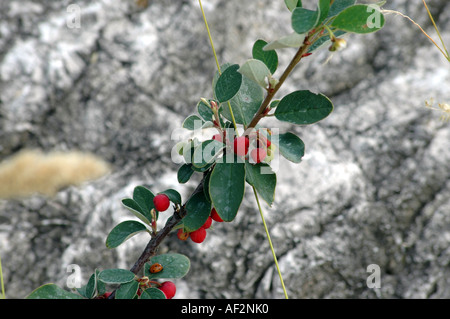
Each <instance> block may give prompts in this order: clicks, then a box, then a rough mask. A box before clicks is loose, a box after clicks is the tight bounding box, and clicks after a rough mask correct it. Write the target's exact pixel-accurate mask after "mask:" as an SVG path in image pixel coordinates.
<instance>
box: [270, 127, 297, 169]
mask: <svg viewBox="0 0 450 319" xmlns="http://www.w3.org/2000/svg"><path fill="white" fill-rule="evenodd" d="M276 140H278V148H279V149H280V153H281V155H283V156H284V157H285V158H286V159H287V160H289V161H291V162H294V163H300V162H301V161H302V157H303V156H304V155H305V143H303V141H302V140H301V139H300V138H299V137H298V136H297V135H295V134H293V133H290V132H287V133H284V134H280V135H279V136H278V137H273V138H272V141H276Z"/></svg>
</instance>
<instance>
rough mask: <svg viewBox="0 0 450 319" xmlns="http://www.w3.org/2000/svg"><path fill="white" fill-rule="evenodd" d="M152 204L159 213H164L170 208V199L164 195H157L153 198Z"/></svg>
mask: <svg viewBox="0 0 450 319" xmlns="http://www.w3.org/2000/svg"><path fill="white" fill-rule="evenodd" d="M153 204H154V205H155V208H156V210H157V211H159V212H163V211H166V210H167V209H168V208H169V206H170V199H169V197H168V196H167V195H166V194H158V195H156V196H155V197H154V198H153Z"/></svg>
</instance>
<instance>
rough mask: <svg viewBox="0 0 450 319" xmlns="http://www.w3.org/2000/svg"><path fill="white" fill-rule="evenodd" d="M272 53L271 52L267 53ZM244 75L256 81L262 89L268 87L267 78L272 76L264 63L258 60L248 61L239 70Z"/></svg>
mask: <svg viewBox="0 0 450 319" xmlns="http://www.w3.org/2000/svg"><path fill="white" fill-rule="evenodd" d="M267 52H271V51H267ZM238 71H239V72H240V73H242V75H244V76H245V77H247V78H248V79H250V80H252V81H254V82H255V83H257V84H258V85H259V86H261V87H262V88H265V87H267V81H266V78H268V77H270V76H271V73H270V70H269V68H268V67H267V65H265V64H264V62H262V61H260V60H257V59H249V60H247V61H246V62H245V63H244V64H243V65H242V66H241V67H240V68H239V70H238Z"/></svg>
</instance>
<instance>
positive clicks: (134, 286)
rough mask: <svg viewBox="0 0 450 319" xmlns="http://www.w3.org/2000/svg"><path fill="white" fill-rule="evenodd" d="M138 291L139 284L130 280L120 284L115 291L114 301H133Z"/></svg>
mask: <svg viewBox="0 0 450 319" xmlns="http://www.w3.org/2000/svg"><path fill="white" fill-rule="evenodd" d="M138 289H139V282H137V281H136V280H132V281H130V282H127V283H124V284H121V285H120V287H119V288H118V289H117V291H116V295H115V299H133V298H134V296H136V293H137V291H138Z"/></svg>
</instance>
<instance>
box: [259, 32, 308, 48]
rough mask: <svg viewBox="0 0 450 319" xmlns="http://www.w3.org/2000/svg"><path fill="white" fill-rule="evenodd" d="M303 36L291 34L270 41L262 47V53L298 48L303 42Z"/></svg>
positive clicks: (304, 35)
mask: <svg viewBox="0 0 450 319" xmlns="http://www.w3.org/2000/svg"><path fill="white" fill-rule="evenodd" d="M305 37H306V33H305V34H298V33H295V32H294V33H292V34H289V35H286V36H284V37H281V38H279V39H278V40H275V41H272V42H270V43H269V44H267V45H266V46H264V48H263V50H264V51H269V50H276V49H283V48H299V47H300V46H301V45H302V44H303V42H304V41H305Z"/></svg>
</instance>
